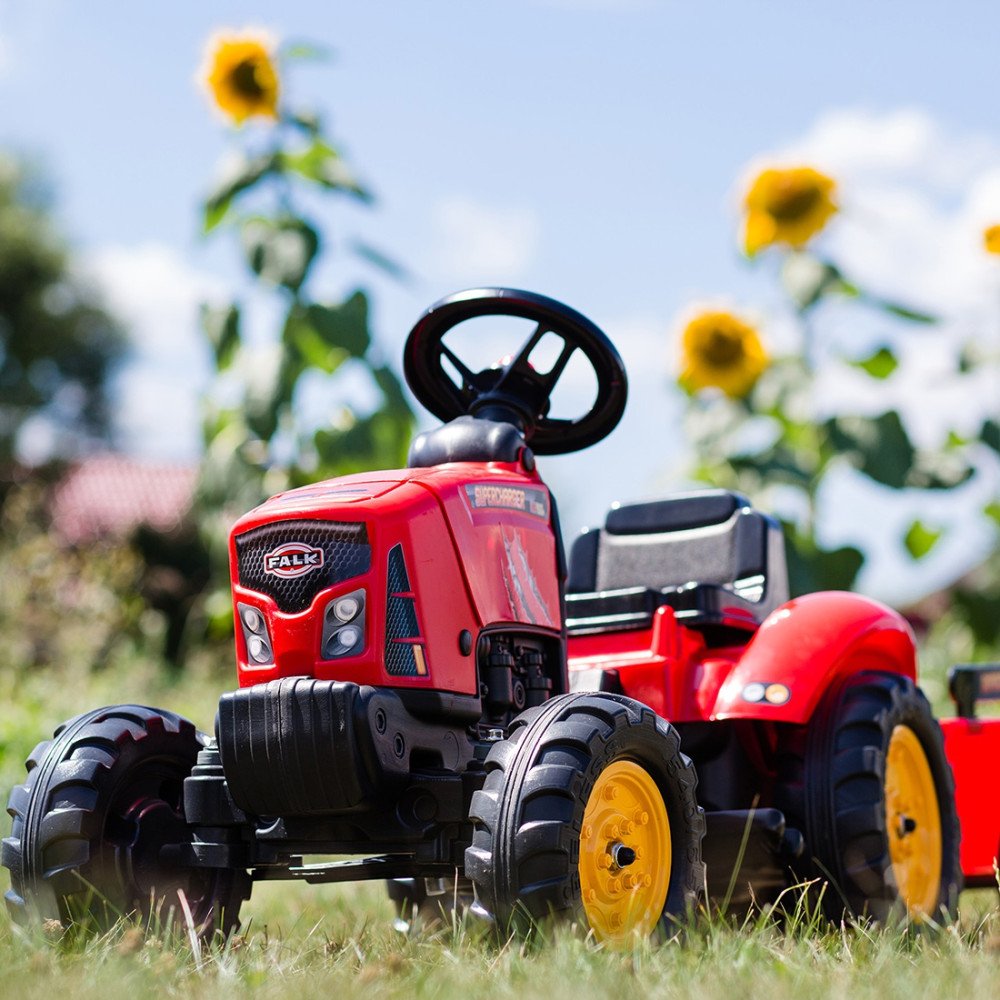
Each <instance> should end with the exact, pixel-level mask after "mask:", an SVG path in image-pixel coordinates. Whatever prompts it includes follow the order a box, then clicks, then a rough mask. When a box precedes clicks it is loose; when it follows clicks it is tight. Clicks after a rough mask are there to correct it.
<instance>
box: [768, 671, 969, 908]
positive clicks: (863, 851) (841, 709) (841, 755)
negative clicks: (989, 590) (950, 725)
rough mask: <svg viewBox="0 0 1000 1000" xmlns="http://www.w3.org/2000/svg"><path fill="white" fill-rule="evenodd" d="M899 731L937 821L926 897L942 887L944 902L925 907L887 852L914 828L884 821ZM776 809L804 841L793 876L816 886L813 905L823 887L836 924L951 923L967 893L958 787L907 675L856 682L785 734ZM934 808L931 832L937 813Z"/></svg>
mask: <svg viewBox="0 0 1000 1000" xmlns="http://www.w3.org/2000/svg"><path fill="white" fill-rule="evenodd" d="M897 727H902V729H903V730H909V731H910V733H912V735H913V736H915V737H916V740H917V741H918V742H919V749H920V750H921V751H922V753H923V756H924V758H925V760H926V765H927V767H928V768H929V772H930V777H931V779H932V781H933V788H934V793H935V797H936V799H937V809H936V812H937V817H938V819H939V821H940V837H939V838H938V839H937V841H936V843H937V844H938V845H939V851H940V859H939V861H940V879H939V880H938V879H936V878H935V877H934V876H933V875H931V874H928V875H927V877H926V886H927V888H926V891H927V894H928V896H929V895H931V894H933V889H934V886H935V885H937V887H938V892H937V898H936V900H935V901H934V903H933V905H931V906H924V905H921V906H920V907H919V908H911V906H909V905H908V900H907V898H905V895H904V893H902V892H901V889H900V884H899V882H898V880H897V876H896V870H895V868H894V863H893V859H892V853H891V850H892V848H891V847H890V841H893V847H895V848H896V849H897V850H898V849H899V848H898V846H896V845H897V844H898V843H899V841H900V840H901V839H902V837H903V836H907V835H910V834H911V833H913V832H915V827H914V829H913V830H910V829H907V828H906V827H905V826H901V827H899V828H897V827H896V826H895V825H894V824H891V823H889V822H887V816H886V801H887V763H886V762H887V754H888V752H889V747H890V741H891V740H892V739H893V734H894V733H896V732H897ZM890 780H891V778H890ZM888 794H889V795H891V794H892V790H889V792H888ZM775 804H776V805H777V806H778V808H780V809H781V810H782V811H783V812H784V814H785V817H786V820H787V823H788V825H789V826H792V827H796V828H798V829H799V830H801V831H802V833H803V835H804V837H805V854H804V856H803V858H802V863H801V864H800V865H798V866H797V868H796V870H795V871H794V872H793V875H794V877H795V878H797V879H800V880H813V879H815V880H817V883H816V886H815V887H814V889H813V898H814V899H815V898H816V894H817V893H818V891H819V890H820V888H821V887H822V892H823V908H824V910H825V911H826V914H827V915H828V916H829V917H830V918H831V919H833V920H841V919H843V918H844V917H845V916H856V917H862V918H865V917H867V918H871V919H874V920H877V921H880V922H887V921H890V920H898V919H901V918H906V917H908V916H910V917H916V918H918V919H922V918H923V917H931V918H932V919H935V920H936V919H939V918H941V917H945V918H950V917H954V915H955V912H956V907H957V903H958V893H959V891H960V889H961V887H962V870H961V865H960V863H959V839H960V830H959V823H958V815H957V812H956V810H955V783H954V779H953V778H952V773H951V767H950V766H949V764H948V760H947V758H946V757H945V753H944V742H943V738H942V735H941V727H940V726H939V725H938V723H937V721H936V720H935V719H934V716H933V715H932V713H931V709H930V706H929V705H928V703H927V699H926V698H925V697H924V694H923V692H922V691H921V690H920V689H919V688H918V687H917V686H916V685H915V684H914V683H913V682H912V681H911V680H909V678H906V677H901V676H899V675H898V674H889V673H876V672H865V673H862V674H857V675H854V676H852V677H849V678H848V679H847V680H846V681H845V682H843V683H842V684H840V685H839V686H837V687H836V688H834V689H832V690H831V691H830V692H829V694H828V695H827V696H826V698H824V699H823V701H822V702H821V703H820V705H819V707H818V708H817V710H816V713H815V714H814V716H813V718H812V720H811V721H810V723H809V724H808V726H802V727H795V728H794V729H792V730H789V731H788V732H787V733H786V734H784V736H783V738H782V741H781V745H780V747H779V782H778V786H777V788H776V791H775ZM928 811H929V813H930V822H928V824H927V826H928V827H931V826H932V824H933V812H934V810H933V809H929V810H928ZM890 827H891V828H890ZM932 839H933V838H932ZM925 853H928V854H930V853H933V852H925ZM925 860H929V861H930V862H931V863H936V862H935V859H934V858H933V857H930V858H928V859H924V860H922V861H921V864H923V863H924V861H925ZM904 870H905V867H904ZM938 883H939V884H938ZM911 895H912V893H911ZM925 910H926V911H929V912H925Z"/></svg>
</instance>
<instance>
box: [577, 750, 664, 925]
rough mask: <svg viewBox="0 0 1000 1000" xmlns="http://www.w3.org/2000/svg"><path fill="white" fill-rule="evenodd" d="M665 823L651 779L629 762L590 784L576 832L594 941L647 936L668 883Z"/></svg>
mask: <svg viewBox="0 0 1000 1000" xmlns="http://www.w3.org/2000/svg"><path fill="white" fill-rule="evenodd" d="M670 857H671V852H670V822H669V820H668V819H667V808H666V806H665V805H664V804H663V796H662V795H661V794H660V790H659V788H657V787H656V782H655V781H653V779H652V777H651V776H650V774H649V772H648V771H647V770H646V769H645V768H644V767H642V766H641V765H639V764H635V763H633V762H632V761H629V760H619V761H614V762H613V763H611V764H609V765H608V766H607V767H606V768H605V769H604V770H603V771H602V772H601V774H600V777H598V779H597V781H596V782H595V783H594V790H593V791H592V792H591V793H590V798H589V799H588V800H587V807H586V809H585V810H584V813H583V829H582V830H581V833H580V891H581V894H582V896H583V909H584V913H585V914H586V916H587V922H588V923H589V924H590V927H591V929H592V930H593V932H594V934H595V936H596V937H597V939H598V940H599V941H610V942H614V941H625V940H626V939H629V938H632V937H633V936H639V937H648V936H649V935H650V934H651V933H652V932H653V929H654V928H655V927H656V924H657V922H658V921H659V919H660V916H661V914H662V913H663V907H664V905H665V904H666V901H667V889H668V887H669V886H670Z"/></svg>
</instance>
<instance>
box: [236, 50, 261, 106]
mask: <svg viewBox="0 0 1000 1000" xmlns="http://www.w3.org/2000/svg"><path fill="white" fill-rule="evenodd" d="M230 80H231V81H232V84H233V90H235V91H236V92H237V93H238V94H240V95H242V96H243V97H245V98H247V99H248V100H251V101H259V100H260V99H261V98H262V97H263V96H264V88H263V87H262V86H261V85H260V81H259V80H258V79H257V60H256V59H244V60H243V61H242V62H238V63H237V64H236V65H235V66H234V67H233V71H232V73H231V74H230Z"/></svg>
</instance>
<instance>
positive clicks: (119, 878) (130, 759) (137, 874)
mask: <svg viewBox="0 0 1000 1000" xmlns="http://www.w3.org/2000/svg"><path fill="white" fill-rule="evenodd" d="M203 739H204V738H203V737H201V736H200V735H199V733H198V732H197V730H196V729H195V727H194V725H193V724H192V723H190V722H189V721H188V720H187V719H183V718H181V717H180V716H178V715H174V713H172V712H164V711H160V710H158V709H153V708H145V707H143V706H140V705H117V706H114V707H112V708H102V709H97V710H95V711H92V712H87V713H85V714H84V715H80V716H77V717H76V718H75V719H71V720H70V721H69V722H67V723H65V724H64V725H62V726H60V727H59V728H58V729H57V730H56V732H55V735H54V737H53V739H51V740H47V741H45V742H43V743H40V744H39V745H38V746H37V747H36V748H35V750H34V751H33V752H32V754H31V756H30V757H29V758H28V762H27V766H28V776H27V778H26V780H25V782H24V784H22V785H18V786H16V787H15V788H14V789H13V791H12V792H11V794H10V800H9V802H8V806H7V810H8V812H9V813H10V815H11V816H12V817H13V826H12V830H11V835H10V836H9V837H7V838H6V839H5V840H4V841H3V856H2V860H3V864H4V866H5V867H6V868H7V869H9V871H10V882H11V888H10V890H9V891H8V892H7V894H6V900H7V906H8V909H9V910H10V912H11V915H12V916H13V917H14V918H15V919H16V920H19V921H25V920H27V919H29V918H38V919H53V920H59V921H61V922H62V923H64V924H66V923H69V922H70V921H76V922H79V923H82V924H84V925H85V926H90V927H95V928H98V929H101V928H105V927H107V926H109V925H111V924H113V923H114V922H115V921H116V920H117V919H119V918H120V917H122V916H126V915H129V914H135V913H137V914H139V915H140V916H142V917H144V918H148V917H150V916H153V915H154V914H157V913H159V914H160V915H162V916H163V917H166V916H167V915H168V914H169V913H171V912H172V913H173V914H174V916H175V917H176V918H177V919H183V920H185V921H187V920H188V918H190V921H191V922H192V923H193V924H194V926H195V928H196V929H197V930H198V932H199V933H200V934H201V935H202V936H204V937H208V936H210V935H211V934H212V933H214V932H215V931H221V932H223V933H228V932H229V931H231V930H232V929H234V928H235V927H236V926H237V925H238V914H239V909H240V904H241V903H242V902H243V900H244V899H246V898H247V897H248V896H249V894H250V881H249V876H248V875H247V873H246V872H245V871H236V870H222V869H204V868H194V867H187V866H184V865H180V864H177V865H175V864H171V863H165V862H164V860H163V857H164V852H163V848H169V847H171V846H175V845H180V844H183V843H185V842H187V840H188V839H189V836H190V834H189V831H188V827H187V825H186V823H185V820H184V813H183V787H184V779H185V778H186V777H187V776H188V775H189V774H190V772H191V768H192V767H193V766H194V764H195V761H196V759H197V756H198V751H199V750H200V749H201V748H202V747H203V745H204V744H203ZM166 853H167V854H169V852H166ZM181 893H182V894H183V902H182V901H181V897H180V894H181ZM185 907H186V908H187V912H184V908H185Z"/></svg>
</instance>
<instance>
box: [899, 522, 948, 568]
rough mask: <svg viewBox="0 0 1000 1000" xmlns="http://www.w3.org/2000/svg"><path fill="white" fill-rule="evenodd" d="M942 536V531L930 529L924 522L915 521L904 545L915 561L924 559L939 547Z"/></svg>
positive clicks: (904, 540)
mask: <svg viewBox="0 0 1000 1000" xmlns="http://www.w3.org/2000/svg"><path fill="white" fill-rule="evenodd" d="M941 535H942V532H941V531H940V530H936V529H934V528H928V527H927V525H926V524H924V523H923V521H914V522H913V524H911V525H910V527H909V530H908V531H907V532H906V535H905V537H904V538H903V544H904V545H905V546H906V551H907V552H909V553H910V555H911V556H912V557H913V558H914V559H923V557H924V556H925V555H927V553H928V552H930V550H931V549H933V548H934V546H935V545H937V542H938V539H939V538H940V537H941Z"/></svg>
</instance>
